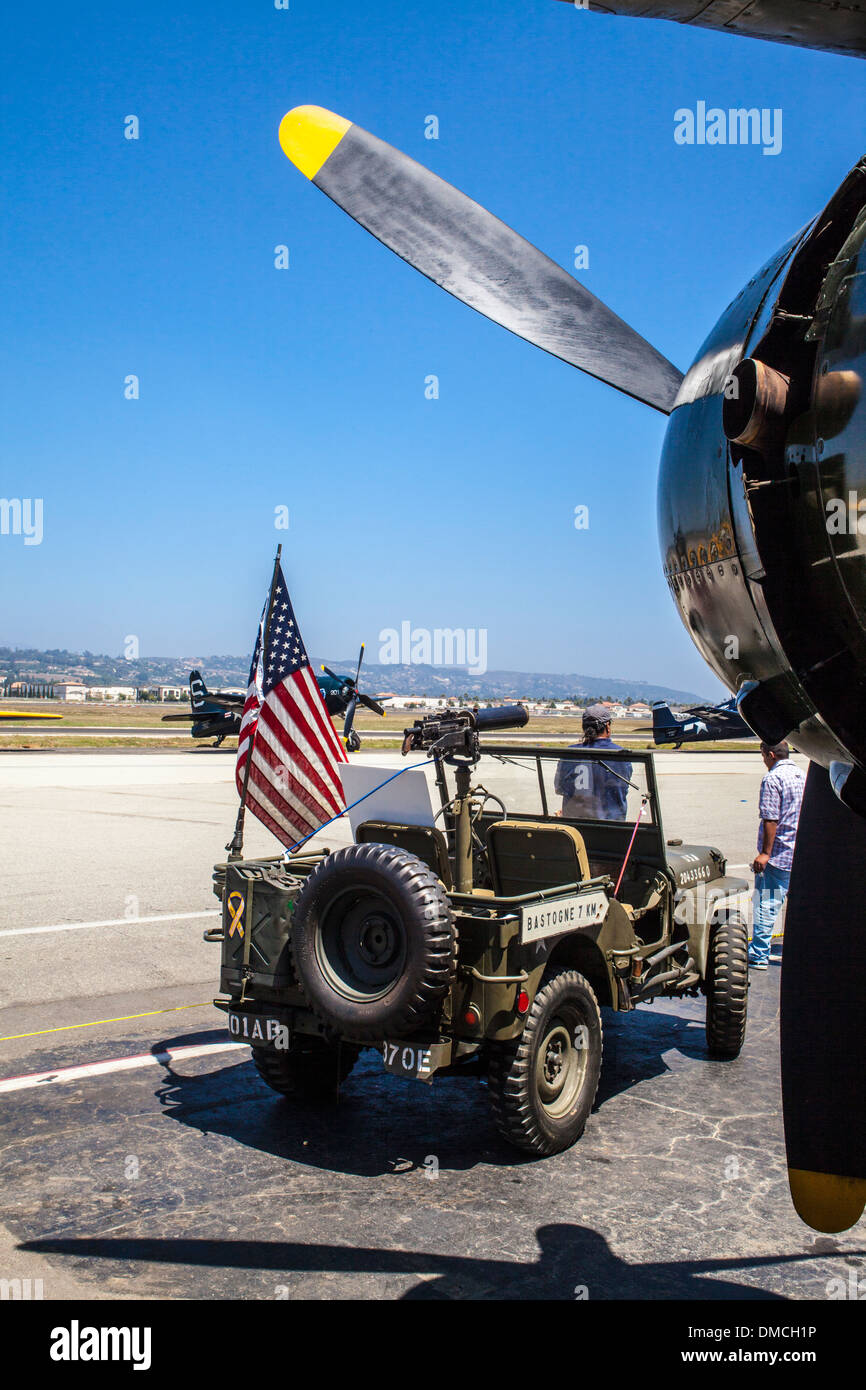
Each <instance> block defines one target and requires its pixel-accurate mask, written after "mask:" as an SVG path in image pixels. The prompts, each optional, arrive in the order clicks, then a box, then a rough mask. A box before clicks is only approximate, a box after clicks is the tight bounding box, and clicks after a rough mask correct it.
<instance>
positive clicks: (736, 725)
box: [653, 695, 755, 748]
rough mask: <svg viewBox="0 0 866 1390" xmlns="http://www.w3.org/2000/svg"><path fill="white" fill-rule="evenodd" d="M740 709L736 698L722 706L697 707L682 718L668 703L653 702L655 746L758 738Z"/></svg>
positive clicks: (685, 711)
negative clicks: (711, 740) (710, 740)
mask: <svg viewBox="0 0 866 1390" xmlns="http://www.w3.org/2000/svg"><path fill="white" fill-rule="evenodd" d="M754 737H755V735H754V733H753V732H752V730H751V729H750V728H749V726H748V724H747V723H746V721H745V719H744V718H743V716H742V715H741V714H740V712H739V710H738V709H737V701H736V697H735V696H733V695H732V696H731V698H730V700H723V701H722V703H721V704H720V705H693V706H692V707H691V709H687V710H684V712H683V714H682V715H681V716H679V715H676V714H674V712H673V710H672V709H671V707H670V705H667V704H665V702H664V700H655V701H654V702H653V743H656V744H659V743H672V744H673V745H674V747H675V748H681V747H682V745H683V744H684V743H701V742H706V741H707V740H709V739H713V740H715V739H726V738H754Z"/></svg>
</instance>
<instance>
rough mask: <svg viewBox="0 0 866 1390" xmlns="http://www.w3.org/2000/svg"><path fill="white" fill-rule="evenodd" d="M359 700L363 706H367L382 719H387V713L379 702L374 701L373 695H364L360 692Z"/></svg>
mask: <svg viewBox="0 0 866 1390" xmlns="http://www.w3.org/2000/svg"><path fill="white" fill-rule="evenodd" d="M358 699H359V700H360V701H361V704H362V705H366V707H367V709H371V710H372V711H373V713H374V714H381V716H382V718H383V719H384V718H385V711H384V710H383V708H382V706H381V705H380V704H379V701H378V700H374V699H373V696H372V695H362V694H361V692H360V690H359V691H358Z"/></svg>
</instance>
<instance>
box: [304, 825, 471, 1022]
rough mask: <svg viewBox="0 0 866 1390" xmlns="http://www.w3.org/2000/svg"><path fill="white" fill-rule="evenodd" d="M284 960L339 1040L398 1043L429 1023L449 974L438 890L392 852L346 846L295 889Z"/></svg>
mask: <svg viewBox="0 0 866 1390" xmlns="http://www.w3.org/2000/svg"><path fill="white" fill-rule="evenodd" d="M292 956H293V959H294V965H295V971H296V973H297V977H298V981H299V983H300V985H301V987H302V989H303V991H304V993H305V994H306V996H307V999H308V1001H309V1003H310V1006H311V1008H312V1009H313V1010H314V1011H315V1013H316V1014H317V1015H318V1016H319V1018H321V1019H322V1020H323V1021H324V1022H325V1023H326V1024H327V1025H328V1026H329V1027H330V1028H331V1029H332V1030H333V1031H334V1032H335V1033H339V1034H340V1035H342V1036H343V1037H348V1038H355V1039H359V1040H362V1041H367V1040H368V1039H369V1040H380V1039H382V1038H387V1037H403V1036H405V1035H406V1034H407V1033H411V1032H413V1031H415V1030H417V1029H418V1028H421V1027H425V1026H430V1025H433V1024H435V1021H436V1017H437V1014H438V1010H439V1008H440V1006H441V1002H442V1000H443V998H444V997H445V995H446V994H447V993H448V990H449V989H450V987H451V981H452V980H453V979H454V975H455V972H456V968H457V934H456V931H455V928H454V920H453V918H452V916H451V907H450V904H449V902H448V898H447V896H446V893H445V890H444V888H443V887H442V884H441V883H440V882H439V879H438V878H437V877H436V875H435V874H434V873H433V871H432V870H431V869H429V868H428V867H427V865H426V864H425V863H424V862H423V861H422V860H421V859H419V858H418V857H417V855H414V854H410V853H408V851H406V850H402V849H399V848H398V847H397V846H396V845H378V844H364V845H349V846H348V848H346V849H341V850H338V851H337V853H336V854H331V855H329V856H328V858H327V859H325V860H323V862H322V863H321V864H320V865H319V866H318V867H317V868H316V869H314V870H313V872H312V873H311V874H310V876H309V878H308V879H307V882H306V883H305V885H304V887H303V888H302V889H301V892H300V893H299V895H298V900H297V902H296V904H295V913H294V920H293V924H292Z"/></svg>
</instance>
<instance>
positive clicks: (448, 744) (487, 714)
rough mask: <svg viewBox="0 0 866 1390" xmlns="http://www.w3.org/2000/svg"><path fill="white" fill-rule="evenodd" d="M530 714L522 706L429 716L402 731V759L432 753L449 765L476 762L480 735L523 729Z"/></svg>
mask: <svg viewBox="0 0 866 1390" xmlns="http://www.w3.org/2000/svg"><path fill="white" fill-rule="evenodd" d="M528 720H529V715H528V713H527V711H526V710H525V709H524V707H523V705H499V706H497V707H496V708H495V709H460V710H454V711H453V712H452V711H451V710H449V711H447V712H446V713H445V714H428V715H427V716H426V717H425V718H424V719H416V720H415V723H414V724H413V725H412V727H411V728H410V729H404V730H403V756H404V757H405V755H406V754H407V753H418V752H421V751H425V752H430V753H432V754H433V756H434V757H435V758H444V759H445V761H446V762H449V763H454V764H455V765H456V764H457V763H458V762H464V761H465V762H469V763H477V762H478V759H479V757H480V756H481V755H480V751H479V744H478V736H479V734H485V733H493V732H494V731H495V730H497V729H522V728H523V727H524V725H525V724H526V723H527V722H528Z"/></svg>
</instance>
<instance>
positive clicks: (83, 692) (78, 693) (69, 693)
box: [54, 681, 87, 704]
mask: <svg viewBox="0 0 866 1390" xmlns="http://www.w3.org/2000/svg"><path fill="white" fill-rule="evenodd" d="M54 694H55V696H56V697H57V699H58V700H71V701H73V702H76V701H77V702H78V703H79V704H82V703H83V702H84V701H85V700H86V699H87V686H86V685H81V684H80V683H79V682H78V681H60V682H59V683H57V684H55V686H54Z"/></svg>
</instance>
